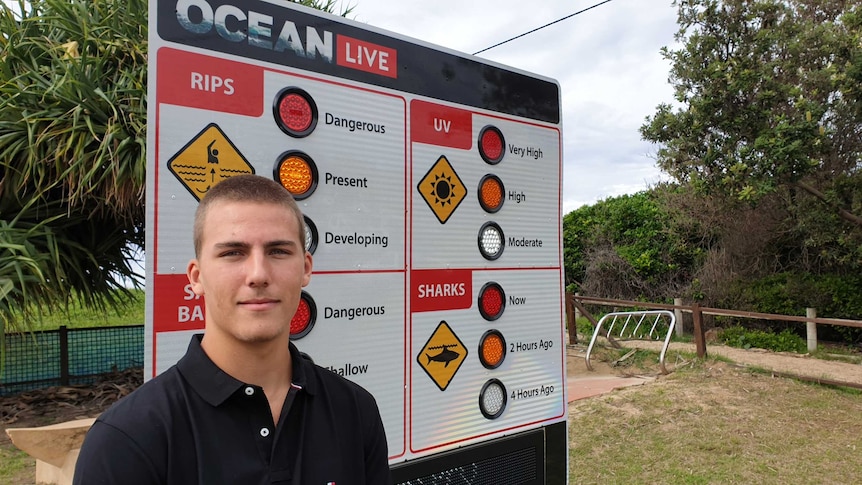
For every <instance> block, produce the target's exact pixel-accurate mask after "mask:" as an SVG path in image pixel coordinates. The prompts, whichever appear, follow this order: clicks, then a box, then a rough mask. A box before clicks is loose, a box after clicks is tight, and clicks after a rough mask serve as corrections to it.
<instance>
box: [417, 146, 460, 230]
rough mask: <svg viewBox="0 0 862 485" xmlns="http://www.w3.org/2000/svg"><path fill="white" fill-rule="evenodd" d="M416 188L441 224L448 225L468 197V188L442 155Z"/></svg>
mask: <svg viewBox="0 0 862 485" xmlns="http://www.w3.org/2000/svg"><path fill="white" fill-rule="evenodd" d="M416 188H417V189H419V193H420V194H422V198H423V199H425V202H427V203H428V207H430V208H431V211H432V212H434V215H435V216H437V220H438V221H440V224H446V221H448V220H449V217H450V216H451V215H452V213H453V212H455V209H457V208H458V204H460V203H461V201H462V200H464V197H466V196H467V187H465V186H464V183H463V182H461V179H460V178H459V177H458V174H457V173H455V169H454V168H452V165H451V164H450V163H449V160H447V159H446V157H444V156H442V155H441V156H440V158H439V159H437V162H435V163H434V165H433V166H432V167H431V170H429V171H428V173H426V174H425V176H424V177H422V180H420V181H419V185H417V186H416Z"/></svg>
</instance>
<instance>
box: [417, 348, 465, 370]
mask: <svg viewBox="0 0 862 485" xmlns="http://www.w3.org/2000/svg"><path fill="white" fill-rule="evenodd" d="M449 347H457V345H441V346H440V347H433V348H432V347H429V348H428V350H436V349H443V350H441V351H440V353H439V354H437V355H431V354H428V353H426V354H425V357H427V358H428V363H429V364H430V363H431V362H432V361H434V362H443V367H449V362H452V361H453V360H455V359H457V358H458V356H459V355H461V354H459V353H458V352H455V351H454V350H449Z"/></svg>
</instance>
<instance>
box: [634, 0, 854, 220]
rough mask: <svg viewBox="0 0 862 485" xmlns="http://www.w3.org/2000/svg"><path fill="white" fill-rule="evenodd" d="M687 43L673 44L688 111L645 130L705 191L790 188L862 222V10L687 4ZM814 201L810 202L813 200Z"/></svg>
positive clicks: (756, 2) (800, 1)
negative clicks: (675, 46) (861, 157)
mask: <svg viewBox="0 0 862 485" xmlns="http://www.w3.org/2000/svg"><path fill="white" fill-rule="evenodd" d="M675 5H677V6H678V8H679V17H678V23H679V25H680V30H679V32H678V33H677V35H676V39H677V41H678V42H679V43H680V45H681V47H680V48H679V49H678V50H671V49H668V48H665V49H663V55H664V56H665V58H667V59H668V60H670V61H671V63H672V69H671V74H670V81H671V83H672V84H673V86H674V89H675V98H676V101H677V102H678V107H674V106H671V105H670V104H662V105H660V106H659V107H658V109H657V112H656V114H655V115H653V116H652V117H650V118H647V122H646V124H644V125H643V126H642V127H641V134H642V135H643V137H644V138H645V139H647V140H650V141H653V142H655V143H658V144H659V145H660V146H661V148H660V149H659V150H658V154H657V159H658V165H659V166H660V167H661V168H662V169H663V170H664V171H666V172H667V173H669V174H670V175H672V176H673V177H675V178H676V179H677V180H678V181H679V182H680V183H683V184H690V185H691V186H692V187H695V188H696V189H698V190H703V191H706V192H707V193H708V192H709V191H715V190H718V191H721V192H724V193H731V194H734V195H735V196H737V197H738V198H740V199H742V200H747V201H751V202H752V203H755V202H757V201H759V200H760V198H762V197H764V196H766V195H768V194H771V193H774V192H776V191H780V190H783V191H785V192H784V193H785V194H788V195H787V196H788V197H790V198H796V197H799V198H804V199H812V200H816V201H817V203H818V204H820V206H821V207H823V208H825V210H828V211H829V213H831V214H834V215H835V216H836V217H837V218H840V221H841V223H844V224H849V225H850V226H851V227H850V228H849V229H848V228H847V227H846V226H845V227H842V228H840V229H838V231H839V232H840V231H848V230H849V231H858V230H859V229H860V228H862V174H860V169H862V164H860V156H862V136H860V135H862V5H860V4H859V2H848V1H844V0H752V1H747V0H677V1H676V2H675ZM803 202H805V201H803Z"/></svg>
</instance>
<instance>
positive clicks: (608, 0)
mask: <svg viewBox="0 0 862 485" xmlns="http://www.w3.org/2000/svg"><path fill="white" fill-rule="evenodd" d="M610 1H611V0H605V1H604V2H599V3H597V4H595V5H593V6H591V7H587V8H585V9H583V10H579V11H577V12H575V13H573V14H571V15H566V16H565V17H563V18H560V19H557V20H554V21H553V22H551V23H549V24H545V25H543V26H541V27H536V28H535V29H533V30H531V31H529V32H524V33H523V34H521V35H516V36H515V37H512V38H511V39H507V40H504V41H503V42H500V43H498V44H494V45H492V46H491V47H486V48H484V49H482V50H480V51H476V52H474V53H473V55H474V56H475V55H476V54H479V53H482V52H485V51H488V50H491V49H493V48H494V47H498V46H501V45H503V44H505V43H506V42H511V41H513V40H515V39H520V38H521V37H523V36H525V35H529V34H532V33H533V32H536V31H538V30H542V29H544V28H545V27H548V26H551V25H554V24H555V23H557V22H562V21H563V20H566V19H568V18H571V17H574V16H575V15H579V14H582V13H584V12H586V11H587V10H592V9H594V8H596V7H598V6H599V5H603V4H605V3H608V2H610Z"/></svg>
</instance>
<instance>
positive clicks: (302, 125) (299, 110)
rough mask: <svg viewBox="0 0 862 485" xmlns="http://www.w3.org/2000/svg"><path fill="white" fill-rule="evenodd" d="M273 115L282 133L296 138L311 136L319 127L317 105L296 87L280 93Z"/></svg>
mask: <svg viewBox="0 0 862 485" xmlns="http://www.w3.org/2000/svg"><path fill="white" fill-rule="evenodd" d="M272 113H273V115H274V116H275V122H276V124H277V125H278V127H279V128H281V131H283V132H285V133H287V134H288V135H290V136H292V137H294V138H303V137H306V136H308V135H310V134H311V132H312V131H314V127H315V126H317V105H316V104H315V103H314V100H313V99H312V98H311V96H309V94H308V93H306V92H305V91H303V90H302V89H299V88H296V87H290V88H284V89H282V90H281V91H280V92H279V93H278V96H276V98H275V103H274V104H273V106H272Z"/></svg>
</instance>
